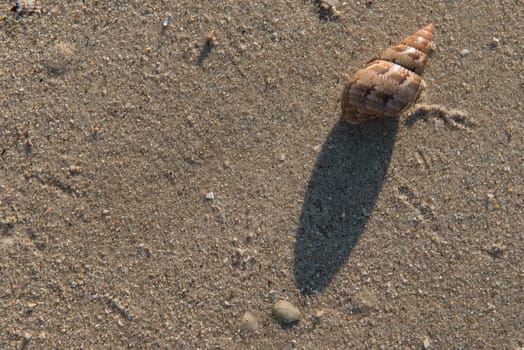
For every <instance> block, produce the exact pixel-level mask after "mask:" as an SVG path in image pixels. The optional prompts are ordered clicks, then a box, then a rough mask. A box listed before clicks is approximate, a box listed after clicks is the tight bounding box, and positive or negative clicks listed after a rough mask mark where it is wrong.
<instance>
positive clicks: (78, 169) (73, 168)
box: [69, 165, 82, 176]
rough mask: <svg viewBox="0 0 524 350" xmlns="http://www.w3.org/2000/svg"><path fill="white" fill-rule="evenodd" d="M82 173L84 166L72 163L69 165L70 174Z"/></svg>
mask: <svg viewBox="0 0 524 350" xmlns="http://www.w3.org/2000/svg"><path fill="white" fill-rule="evenodd" d="M81 173H82V167H80V166H78V165H71V166H70V167H69V175H71V176H76V175H80V174H81Z"/></svg>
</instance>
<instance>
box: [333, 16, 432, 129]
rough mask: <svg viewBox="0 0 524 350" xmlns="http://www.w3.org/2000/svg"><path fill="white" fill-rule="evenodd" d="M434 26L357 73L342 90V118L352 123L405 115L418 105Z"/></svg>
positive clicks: (386, 52)
mask: <svg viewBox="0 0 524 350" xmlns="http://www.w3.org/2000/svg"><path fill="white" fill-rule="evenodd" d="M432 37H433V24H429V25H427V26H425V27H424V28H422V29H420V30H419V31H417V32H416V33H415V34H413V35H412V36H410V37H408V38H406V39H404V40H402V41H401V42H400V44H398V45H396V46H393V47H390V48H388V49H387V50H385V51H384V52H382V54H381V55H380V57H379V58H378V59H375V60H373V61H371V62H369V63H368V64H367V66H366V67H364V68H362V69H360V70H359V71H357V72H356V73H355V74H354V75H353V76H352V77H351V78H350V79H349V80H348V81H347V83H346V85H345V86H344V89H343V91H342V98H341V104H342V117H343V118H344V119H345V120H346V121H347V122H348V123H350V124H358V123H361V122H363V121H366V120H369V119H373V118H378V117H393V116H397V115H399V114H401V113H402V112H404V111H405V110H407V109H408V108H409V107H410V106H412V105H413V103H415V101H416V99H417V98H418V96H419V95H420V92H421V91H422V89H423V86H424V82H423V81H422V79H421V78H420V74H422V72H423V71H424V66H425V65H426V62H427V59H428V54H429V53H430V52H431V51H432V50H433V43H432V42H431V39H432Z"/></svg>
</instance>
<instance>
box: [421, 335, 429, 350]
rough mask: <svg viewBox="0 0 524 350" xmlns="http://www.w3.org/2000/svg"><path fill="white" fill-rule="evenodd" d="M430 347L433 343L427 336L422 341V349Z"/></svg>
mask: <svg viewBox="0 0 524 350" xmlns="http://www.w3.org/2000/svg"><path fill="white" fill-rule="evenodd" d="M430 345H431V341H430V339H429V337H428V336H427V335H426V336H425V337H424V339H423V340H422V348H423V349H429V347H430Z"/></svg>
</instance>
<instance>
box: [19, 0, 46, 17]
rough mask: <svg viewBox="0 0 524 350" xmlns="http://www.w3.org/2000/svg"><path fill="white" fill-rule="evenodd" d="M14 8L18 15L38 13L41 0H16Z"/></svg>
mask: <svg viewBox="0 0 524 350" xmlns="http://www.w3.org/2000/svg"><path fill="white" fill-rule="evenodd" d="M14 10H15V12H16V13H17V14H18V15H19V16H29V15H32V14H33V13H35V14H39V13H40V12H42V2H41V1H40V0H16V6H15V8H14Z"/></svg>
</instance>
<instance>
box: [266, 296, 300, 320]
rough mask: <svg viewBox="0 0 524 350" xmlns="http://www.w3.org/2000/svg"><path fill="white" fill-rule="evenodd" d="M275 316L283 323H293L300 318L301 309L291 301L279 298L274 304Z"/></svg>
mask: <svg viewBox="0 0 524 350" xmlns="http://www.w3.org/2000/svg"><path fill="white" fill-rule="evenodd" d="M273 316H274V317H275V318H276V319H277V321H279V322H280V323H283V324H292V323H295V322H298V321H299V320H300V310H299V309H298V308H297V307H296V306H295V305H293V304H291V303H290V302H289V301H285V300H279V301H277V302H276V303H275V305H274V306H273Z"/></svg>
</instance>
